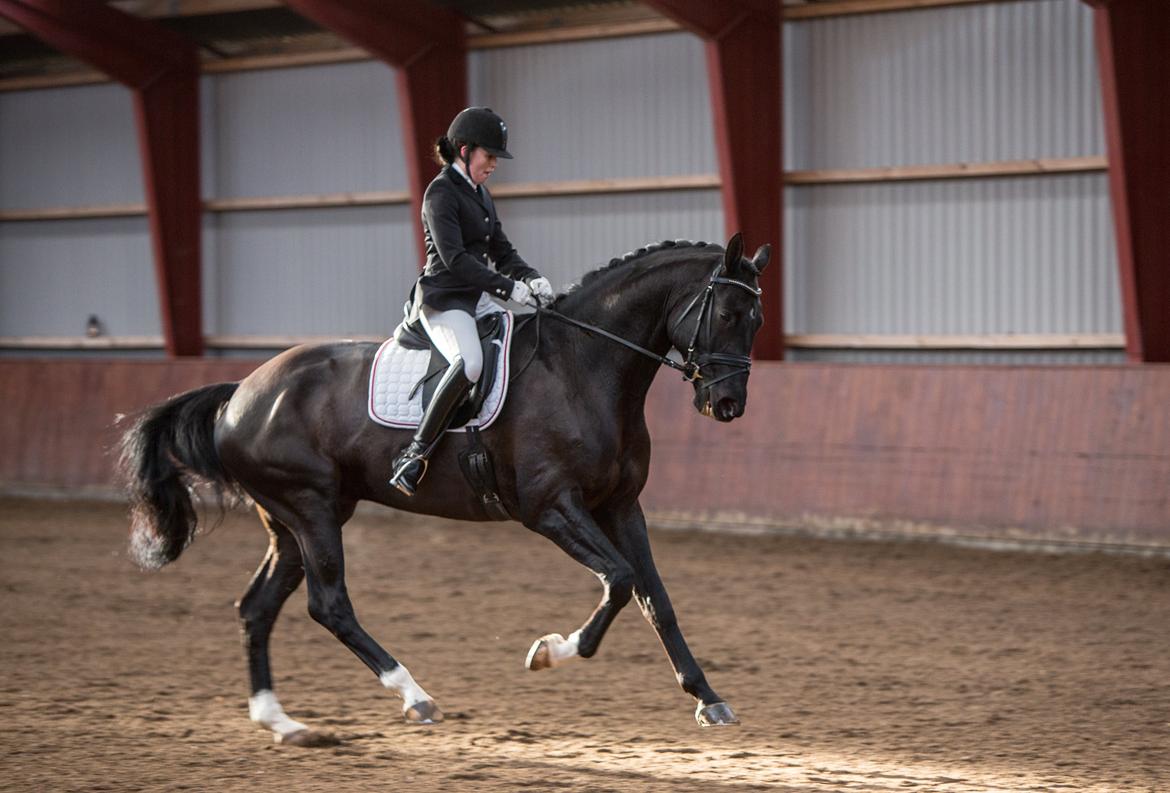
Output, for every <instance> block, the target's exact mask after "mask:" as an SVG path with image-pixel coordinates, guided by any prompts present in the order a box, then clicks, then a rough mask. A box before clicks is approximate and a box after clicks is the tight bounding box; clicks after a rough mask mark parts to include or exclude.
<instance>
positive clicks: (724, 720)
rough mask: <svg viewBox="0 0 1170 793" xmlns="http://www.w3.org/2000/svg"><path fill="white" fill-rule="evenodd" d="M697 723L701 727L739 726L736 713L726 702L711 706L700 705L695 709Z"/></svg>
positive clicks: (715, 703)
mask: <svg viewBox="0 0 1170 793" xmlns="http://www.w3.org/2000/svg"><path fill="white" fill-rule="evenodd" d="M695 721H697V722H699V726H700V727H728V726H731V725H733V724H739V719H737V718H736V717H735V711H733V710H732V709H731V706H730V705H728V704H727V703H726V702H713V703H711V704H710V705H704V704H703V703H701V702H700V703H699V707H698V708H696V709H695Z"/></svg>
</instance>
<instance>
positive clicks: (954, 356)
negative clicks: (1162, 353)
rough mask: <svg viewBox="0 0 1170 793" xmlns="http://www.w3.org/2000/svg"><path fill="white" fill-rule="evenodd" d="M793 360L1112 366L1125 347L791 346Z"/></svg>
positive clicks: (1120, 358) (1121, 358) (1121, 360)
mask: <svg viewBox="0 0 1170 793" xmlns="http://www.w3.org/2000/svg"><path fill="white" fill-rule="evenodd" d="M788 359H789V360H792V361H818V362H820V363H858V364H928V365H935V364H945V365H961V366H971V365H978V366H1110V365H1115V364H1124V363H1125V362H1126V360H1125V350H806V349H800V350H796V349H793V350H789V351H788Z"/></svg>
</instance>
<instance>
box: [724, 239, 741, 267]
mask: <svg viewBox="0 0 1170 793" xmlns="http://www.w3.org/2000/svg"><path fill="white" fill-rule="evenodd" d="M741 258H743V232H742V231H737V232H735V234H733V235H732V236H731V239H729V240H728V241H727V252H726V253H725V254H723V269H724V271H726V272H729V273H730V272H732V271H733V270H734V269H735V267H736V265H738V264H739V260H740V259H741Z"/></svg>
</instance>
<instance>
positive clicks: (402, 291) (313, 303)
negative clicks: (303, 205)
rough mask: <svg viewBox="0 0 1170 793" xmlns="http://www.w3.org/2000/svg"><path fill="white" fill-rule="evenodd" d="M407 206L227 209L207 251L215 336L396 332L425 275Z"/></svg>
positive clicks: (210, 323)
mask: <svg viewBox="0 0 1170 793" xmlns="http://www.w3.org/2000/svg"><path fill="white" fill-rule="evenodd" d="M409 215H410V210H409V208H407V207H397V206H396V207H359V208H347V209H321V210H295V211H283V212H241V213H235V214H225V215H219V216H218V217H217V219H216V221H215V228H214V232H213V233H212V232H210V231H205V239H206V238H207V237H208V236H212V237H213V238H214V243H213V247H212V248H210V249H209V250H208V252H207V255H206V256H205V265H204V269H205V272H207V276H206V277H205V285H204V301H205V303H206V305H207V306H208V307H209V308H207V309H205V314H204V316H205V321H206V323H207V328H206V329H205V332H206V333H208V334H212V335H232V334H257V335H267V334H291V335H339V336H344V335H366V334H370V335H379V334H384V335H386V336H389V335H390V332H391V331H392V330H393V329H394V326H395V325H396V324H397V323H398V321H399V320H400V319H401V318H402V302H403V301H404V300H405V299H406V294H407V292H408V291H409V289H410V286H411V284H412V283H413V282H414V279H415V278H416V277H417V275H418V261H417V254H416V253H415V248H414V223H413V219H412V218H410V217H409Z"/></svg>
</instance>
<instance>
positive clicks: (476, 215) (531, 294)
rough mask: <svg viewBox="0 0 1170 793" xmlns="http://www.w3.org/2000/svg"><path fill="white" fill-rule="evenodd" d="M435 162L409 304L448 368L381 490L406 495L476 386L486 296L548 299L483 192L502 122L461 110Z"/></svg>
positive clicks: (543, 283) (485, 112)
mask: <svg viewBox="0 0 1170 793" xmlns="http://www.w3.org/2000/svg"><path fill="white" fill-rule="evenodd" d="M435 154H436V158H437V159H438V160H440V161H441V163H442V164H443V170H442V171H440V172H439V175H438V176H436V177H435V179H434V181H432V182H431V183H430V185H429V186H428V187H427V190H426V193H425V194H424V195H423V209H422V222H423V232H424V234H425V237H426V249H427V264H426V269H425V270H424V271H423V274H422V275H421V276H420V277H419V279H418V282H417V283H416V284H415V289H414V300H415V306H416V309H417V310H418V312H419V314H420V315H421V318H422V324H423V327H424V328H425V329H426V332H427V335H428V336H430V338H431V341H432V342H433V343H434V345H435V347H436V348H437V349H438V350H439V352H440V353H442V355H443V357H444V358H446V359H447V362H448V364H449V366H448V368H447V371H446V373H444V375H443V378H442V379H441V380H440V381H439V385H438V387H437V388H436V389H435V393H434V395H433V396H432V398H431V403H430V405H428V406H427V409H426V413H425V414H424V415H423V417H422V421H421V422H420V423H419V425H418V430H417V431H416V432H415V434H414V439H413V440H412V441H411V443H410V445H409V446H407V447H406V448H405V449H403V450H402V452H401V453H399V455H398V458H397V459H396V460H395V461H394V476H392V477H391V478H390V484H392V485H393V486H394V487H396V488H398V489H399V490H401V491H402V492H403V493H405V494H406V495H408V496H413V495H414V491H415V489H416V488H417V487H418V483H419V482H420V481H421V480H422V478H423V475H424V474H425V473H426V470H427V460H428V459H429V458H430V455H431V453H432V452H433V451H434V449H435V447H436V446H437V445H438V442H439V439H440V438H442V436H443V433H444V432H445V431H446V430H447V427H448V425H449V424H450V423H451V418H452V416H453V415H454V413H455V409H456V408H457V407H458V406H459V404H460V403H461V402H462V401H463V398H464V397H465V396H466V395H467V392H468V391H469V390H470V389H471V386H472V385H473V384H474V383H476V382H477V381H478V380H479V376H480V372H481V370H482V368H483V350H482V349H481V348H480V341H479V334H478V333H477V332H476V326H475V318H476V317H477V316H481V315H483V314H485V313H488V312H490V311H492V310H498V309H496V308H495V304H494V303H492V301H491V299H490V298H489V297H488V296H489V295H491V296H492V297H496V298H499V299H501V300H512V301H514V302H516V303H524V304H531V303H533V302H534V301H535V302H537V303H538V304H544V303H546V302H549V301H551V300H552V299H553V290H552V285H551V284H549V281H548V279H547V278H544V277H542V276H541V275H540V273H538V272H537V271H536V270H534V269H533V268H532V267H529V266H528V264H527V263H525V261H524V260H523V259H521V258H520V254H518V253H517V252H516V249H515V248H513V247H512V243H510V242H509V241H508V238H507V237H506V236H504V230H503V228H501V226H500V221H499V220H498V219H497V217H496V207H495V204H494V203H492V198H491V195H489V194H488V191H487V190H486V189H484V187H483V183H484V182H485V181H486V180H487V178H488V177H489V176H491V174H492V171H494V170H495V169H496V161H497V158H500V157H503V158H504V159H508V160H510V159H512V155H511V154H509V153H508V128H507V126H506V125H505V124H504V121H503V119H501V118H500V117H499V116H497V115H496V114H495V113H494V112H492V111H491V110H490V109H488V108H486V107H469V108H467V109H466V110H463V111H461V112H460V113H459V114H458V115H457V116H455V120H454V121H452V122H451V126H450V128H449V129H448V130H447V134H446V135H445V136H443V137H441V138H439V139H438V141H436V143H435ZM489 263H490V264H493V265H495V271H493V270H492V269H491V268H490V267H489V266H488V265H489ZM496 271H498V272H496Z"/></svg>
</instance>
